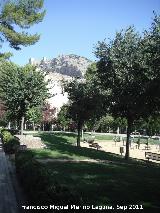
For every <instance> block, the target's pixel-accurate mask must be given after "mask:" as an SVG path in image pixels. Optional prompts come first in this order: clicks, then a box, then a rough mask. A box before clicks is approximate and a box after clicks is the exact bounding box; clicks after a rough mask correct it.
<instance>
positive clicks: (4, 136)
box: [1, 130, 13, 144]
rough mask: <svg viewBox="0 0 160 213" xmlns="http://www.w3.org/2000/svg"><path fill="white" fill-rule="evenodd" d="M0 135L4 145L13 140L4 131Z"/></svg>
mask: <svg viewBox="0 0 160 213" xmlns="http://www.w3.org/2000/svg"><path fill="white" fill-rule="evenodd" d="M1 134H2V140H3V143H4V144H5V143H8V142H9V140H10V139H12V138H13V135H12V134H11V133H10V132H8V131H6V130H3V131H1Z"/></svg>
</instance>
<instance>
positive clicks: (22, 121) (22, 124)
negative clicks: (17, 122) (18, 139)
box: [21, 116, 24, 135]
mask: <svg viewBox="0 0 160 213" xmlns="http://www.w3.org/2000/svg"><path fill="white" fill-rule="evenodd" d="M23 126H24V116H22V120H21V135H23Z"/></svg>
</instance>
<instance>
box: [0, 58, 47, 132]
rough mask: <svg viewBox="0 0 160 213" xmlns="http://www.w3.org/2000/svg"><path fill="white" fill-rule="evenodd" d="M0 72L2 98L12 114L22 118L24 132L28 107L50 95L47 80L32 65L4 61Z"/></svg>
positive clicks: (0, 93) (0, 95) (37, 103)
mask: <svg viewBox="0 0 160 213" xmlns="http://www.w3.org/2000/svg"><path fill="white" fill-rule="evenodd" d="M0 72H1V76H0V98H1V99H2V100H3V101H4V103H5V105H6V106H7V108H8V110H9V111H11V114H12V116H15V117H16V118H17V119H18V120H21V134H22V133H23V123H24V117H25V115H26V112H27V110H28V108H32V107H36V106H39V105H41V104H42V103H43V102H44V101H45V100H46V99H47V97H49V93H48V89H47V82H46V81H45V80H44V75H43V73H42V72H40V71H37V70H36V68H35V67H33V66H31V65H26V66H24V67H19V66H17V65H15V64H13V63H11V62H4V63H2V64H1V67H0Z"/></svg>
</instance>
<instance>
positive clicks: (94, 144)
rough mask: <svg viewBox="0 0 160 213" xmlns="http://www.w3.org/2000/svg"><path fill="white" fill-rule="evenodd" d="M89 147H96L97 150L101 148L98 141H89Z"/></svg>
mask: <svg viewBox="0 0 160 213" xmlns="http://www.w3.org/2000/svg"><path fill="white" fill-rule="evenodd" d="M89 147H93V148H96V149H97V150H99V149H100V148H102V147H101V146H100V145H99V144H98V143H91V144H89Z"/></svg>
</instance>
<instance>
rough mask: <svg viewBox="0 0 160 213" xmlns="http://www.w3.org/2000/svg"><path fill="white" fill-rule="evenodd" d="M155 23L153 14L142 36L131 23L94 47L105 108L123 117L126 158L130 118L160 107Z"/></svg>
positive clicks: (157, 109) (137, 117) (130, 124)
mask: <svg viewBox="0 0 160 213" xmlns="http://www.w3.org/2000/svg"><path fill="white" fill-rule="evenodd" d="M159 23H160V22H159V17H155V20H154V22H153V24H152V28H151V30H150V31H148V32H147V31H146V32H145V33H144V34H143V37H140V36H139V35H138V34H137V33H136V32H135V29H134V28H133V27H129V28H128V29H127V30H122V31H121V32H118V33H117V34H116V36H115V38H114V39H113V40H112V41H111V42H110V43H109V44H107V43H106V42H105V41H103V42H99V43H98V45H97V47H96V51H95V54H96V56H97V57H98V58H99V61H98V63H97V76H98V78H99V79H100V82H101V86H102V88H103V89H104V90H105V91H106V100H107V102H106V106H107V109H108V111H109V112H110V113H111V114H112V115H113V116H115V117H122V118H126V119H127V126H128V127H127V142H126V155H125V158H126V159H128V158H129V137H130V133H131V128H132V125H133V122H134V121H135V120H137V119H139V118H140V117H145V116H149V115H150V114H154V113H155V112H157V113H158V112H159V110H160V96H159V94H160V92H159V91H160V86H159V85H160V69H159V66H160V60H159V57H160V54H159V51H160V48H159V44H160V43H159V36H160V33H159V29H160V25H159ZM156 45H158V47H157V46H156ZM154 63H156V65H157V66H158V68H157V67H156V66H155V64H154ZM154 91H155V92H154Z"/></svg>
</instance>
